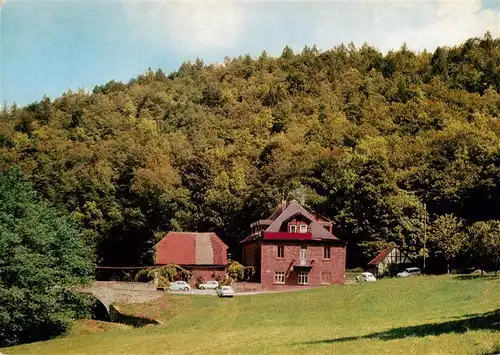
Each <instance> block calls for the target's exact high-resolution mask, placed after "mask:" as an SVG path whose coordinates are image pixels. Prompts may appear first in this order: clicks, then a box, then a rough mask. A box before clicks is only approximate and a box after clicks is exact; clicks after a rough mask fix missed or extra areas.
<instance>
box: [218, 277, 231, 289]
mask: <svg viewBox="0 0 500 355" xmlns="http://www.w3.org/2000/svg"><path fill="white" fill-rule="evenodd" d="M233 282H234V279H233V278H232V277H231V276H229V275H226V277H224V278H223V279H222V281H221V282H219V284H220V285H221V286H231V285H232V284H233Z"/></svg>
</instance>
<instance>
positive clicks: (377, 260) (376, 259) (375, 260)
mask: <svg viewBox="0 0 500 355" xmlns="http://www.w3.org/2000/svg"><path fill="white" fill-rule="evenodd" d="M394 248H396V247H395V246H390V247H387V248H385V249H384V250H382V251H381V252H380V253H379V254H378V255H377V256H376V257H374V258H373V260H372V261H370V262H369V263H368V265H378V263H380V262H381V261H382V260H384V259H385V257H386V256H387V255H389V254H390V252H391V251H392V250H393V249H394Z"/></svg>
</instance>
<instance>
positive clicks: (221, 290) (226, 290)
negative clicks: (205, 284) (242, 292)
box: [217, 286, 234, 297]
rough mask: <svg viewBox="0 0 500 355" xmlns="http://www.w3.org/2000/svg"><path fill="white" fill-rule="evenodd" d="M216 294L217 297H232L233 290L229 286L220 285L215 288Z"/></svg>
mask: <svg viewBox="0 0 500 355" xmlns="http://www.w3.org/2000/svg"><path fill="white" fill-rule="evenodd" d="M217 296H219V297H233V296H234V290H233V288H232V287H231V286H220V287H218V288H217Z"/></svg>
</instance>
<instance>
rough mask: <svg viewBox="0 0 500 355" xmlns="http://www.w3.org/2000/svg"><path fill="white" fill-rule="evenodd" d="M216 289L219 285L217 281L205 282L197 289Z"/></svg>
mask: <svg viewBox="0 0 500 355" xmlns="http://www.w3.org/2000/svg"><path fill="white" fill-rule="evenodd" d="M217 287H219V283H218V282H217V281H207V282H205V283H202V284H199V285H198V288H199V289H200V290H204V289H207V290H215V289H216V288H217Z"/></svg>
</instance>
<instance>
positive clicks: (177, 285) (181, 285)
mask: <svg viewBox="0 0 500 355" xmlns="http://www.w3.org/2000/svg"><path fill="white" fill-rule="evenodd" d="M168 289H169V290H170V291H189V290H191V286H189V284H188V283H187V282H186V281H174V282H172V283H171V284H170V287H169V288H168Z"/></svg>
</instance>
